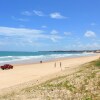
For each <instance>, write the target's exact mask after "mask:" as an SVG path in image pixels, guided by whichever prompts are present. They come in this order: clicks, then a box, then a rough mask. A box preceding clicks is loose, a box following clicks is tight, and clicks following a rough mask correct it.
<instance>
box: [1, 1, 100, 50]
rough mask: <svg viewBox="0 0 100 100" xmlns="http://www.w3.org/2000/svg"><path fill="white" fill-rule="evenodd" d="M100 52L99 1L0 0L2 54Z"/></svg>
mask: <svg viewBox="0 0 100 100" xmlns="http://www.w3.org/2000/svg"><path fill="white" fill-rule="evenodd" d="M87 49H89V50H91V49H100V0H59V1H58V0H0V51H40V50H87Z"/></svg>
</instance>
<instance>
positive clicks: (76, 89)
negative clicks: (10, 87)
mask: <svg viewBox="0 0 100 100" xmlns="http://www.w3.org/2000/svg"><path fill="white" fill-rule="evenodd" d="M0 100H100V59H98V60H96V61H92V62H90V63H86V64H84V65H81V66H80V68H79V70H78V71H77V72H74V73H73V74H71V75H67V74H66V75H64V76H59V77H56V78H54V79H51V80H48V81H46V82H45V83H41V84H39V85H36V86H27V87H25V88H23V89H21V90H20V91H12V92H10V93H7V94H2V95H0Z"/></svg>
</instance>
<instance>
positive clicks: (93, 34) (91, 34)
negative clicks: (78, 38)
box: [84, 31, 96, 37]
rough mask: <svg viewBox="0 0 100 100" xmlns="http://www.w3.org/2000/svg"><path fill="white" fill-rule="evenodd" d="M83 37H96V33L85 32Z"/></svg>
mask: <svg viewBox="0 0 100 100" xmlns="http://www.w3.org/2000/svg"><path fill="white" fill-rule="evenodd" d="M84 35H85V36H86V37H96V33H95V32H93V31H86V32H85V34H84Z"/></svg>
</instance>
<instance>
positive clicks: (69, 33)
mask: <svg viewBox="0 0 100 100" xmlns="http://www.w3.org/2000/svg"><path fill="white" fill-rule="evenodd" d="M71 34H72V33H71V32H64V35H71Z"/></svg>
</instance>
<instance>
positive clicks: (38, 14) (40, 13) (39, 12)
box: [33, 10, 44, 16]
mask: <svg viewBox="0 0 100 100" xmlns="http://www.w3.org/2000/svg"><path fill="white" fill-rule="evenodd" d="M33 12H34V14H35V15H37V16H44V13H43V12H42V11H37V10H33Z"/></svg>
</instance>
